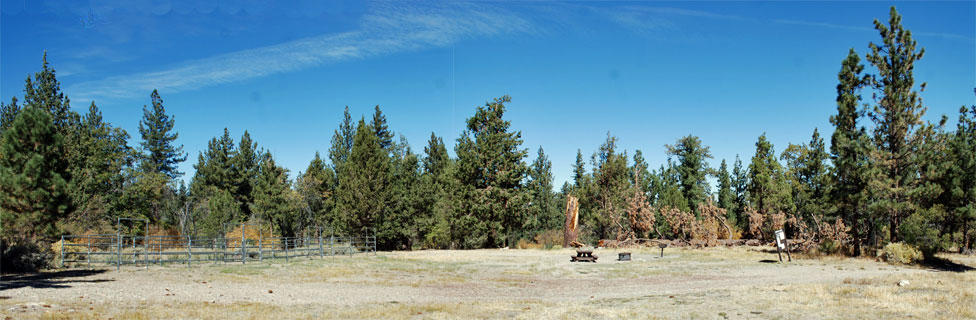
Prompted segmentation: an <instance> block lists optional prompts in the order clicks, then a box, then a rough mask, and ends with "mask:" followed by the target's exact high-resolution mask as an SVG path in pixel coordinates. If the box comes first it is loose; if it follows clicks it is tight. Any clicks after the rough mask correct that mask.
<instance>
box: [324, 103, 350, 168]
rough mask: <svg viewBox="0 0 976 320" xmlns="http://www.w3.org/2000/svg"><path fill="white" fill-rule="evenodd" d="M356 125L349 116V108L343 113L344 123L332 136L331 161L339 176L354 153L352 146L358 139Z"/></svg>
mask: <svg viewBox="0 0 976 320" xmlns="http://www.w3.org/2000/svg"><path fill="white" fill-rule="evenodd" d="M355 125H356V124H354V123H352V116H350V115H349V107H348V106H347V107H346V109H345V110H344V111H343V112H342V123H341V124H339V129H336V131H335V133H334V134H333V135H332V147H331V148H329V159H330V160H331V161H332V169H333V170H335V172H336V174H337V175H338V174H339V173H340V172H341V171H342V165H344V164H345V163H346V159H348V158H349V154H350V153H352V145H353V142H354V140H355V137H356V127H355Z"/></svg>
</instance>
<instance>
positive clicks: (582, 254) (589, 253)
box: [569, 250, 599, 262]
mask: <svg viewBox="0 0 976 320" xmlns="http://www.w3.org/2000/svg"><path fill="white" fill-rule="evenodd" d="M597 258H599V257H597V256H595V255H593V250H576V255H575V256H570V260H569V261H570V262H596V259H597Z"/></svg>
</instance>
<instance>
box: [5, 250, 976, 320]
mask: <svg viewBox="0 0 976 320" xmlns="http://www.w3.org/2000/svg"><path fill="white" fill-rule="evenodd" d="M770 250H771V248H752V247H739V248H712V249H704V250H692V249H667V250H665V255H664V257H659V256H658V254H659V251H658V250H657V249H640V250H626V251H630V252H633V261H629V262H622V261H615V258H616V257H617V253H618V252H620V251H624V250H610V249H608V250H597V251H596V253H595V254H597V255H599V256H600V259H599V262H598V263H571V262H569V256H570V255H571V254H573V253H574V252H573V251H572V250H472V251H413V252H389V253H382V252H381V253H378V254H376V255H360V256H353V257H334V258H333V257H327V258H325V259H303V260H299V261H294V260H293V261H291V262H287V263H285V262H284V261H274V262H264V263H249V264H247V265H241V264H239V263H238V264H226V265H224V264H207V265H199V266H192V267H191V268H187V267H186V266H178V265H173V266H163V267H159V266H153V267H150V268H149V270H146V269H145V268H137V267H129V268H123V269H122V270H121V271H115V269H114V268H108V269H103V270H69V271H60V272H57V271H56V272H53V273H45V274H39V275H26V276H9V277H4V278H3V280H2V289H3V290H2V291H0V314H2V315H3V316H4V317H7V316H9V317H12V318H24V317H27V318H32V317H42V318H59V317H67V318H84V317H91V318H105V317H117V318H173V317H177V318H224V317H232V316H234V317H239V316H243V317H244V318H263V317H264V316H268V315H274V316H276V317H286V318H304V317H312V318H317V317H338V318H348V317H353V318H390V317H392V318H402V317H423V318H427V317H433V318H439V317H440V318H454V317H487V318H498V317H501V318H510V317H526V318H540V317H541V318H576V317H577V316H580V315H589V316H591V317H596V318H630V317H633V316H637V317H641V318H646V317H664V318H688V317H691V318H720V319H721V318H728V317H732V318H778V317H800V318H824V317H827V318H830V317H839V318H850V317H854V318H857V317H865V318H870V317H872V316H896V317H899V316H913V314H911V311H912V310H915V309H908V310H909V311H908V313H907V314H906V313H902V312H901V310H900V309H899V310H895V309H896V308H893V307H888V306H885V305H881V304H877V306H878V307H879V308H880V309H877V310H875V311H876V312H875V313H868V314H857V313H854V314H845V313H844V310H848V309H850V310H856V309H857V308H846V307H844V305H843V304H844V303H845V302H844V301H836V300H837V299H847V298H845V295H846V294H848V293H845V292H841V291H836V290H834V289H835V288H844V287H853V288H860V287H863V288H864V289H870V288H873V287H878V288H879V290H882V291H879V292H878V295H879V297H880V298H883V297H882V296H880V295H882V294H886V292H887V291H885V290H898V289H899V287H898V286H897V285H896V283H897V282H899V281H900V280H901V279H909V280H915V281H916V282H918V281H932V282H933V283H932V285H933V286H934V287H933V288H936V290H935V292H934V293H932V292H930V293H928V294H929V295H933V296H935V297H941V296H942V294H941V293H939V292H938V288H939V285H940V284H942V282H941V281H943V280H945V281H955V282H958V281H962V282H964V283H965V282H967V281H972V282H970V283H969V284H970V285H969V288H970V289H969V291H967V290H966V289H965V288H966V287H965V286H964V287H962V289H960V290H962V292H961V293H962V294H963V297H962V299H963V300H962V301H958V302H959V303H969V302H970V301H972V300H973V299H974V294H973V292H972V290H973V289H972V287H973V284H976V278H974V275H973V274H974V272H961V273H960V272H954V273H951V274H945V273H947V272H943V271H938V270H933V269H930V268H920V267H905V266H893V265H889V264H887V263H883V262H876V261H873V260H869V259H850V258H835V257H827V258H818V259H812V258H800V257H796V259H794V261H793V262H792V263H783V264H781V263H777V262H775V260H776V259H777V257H776V254H775V252H773V253H770ZM784 258H785V256H784ZM967 262H968V263H970V264H971V265H976V263H973V262H974V261H972V260H967V261H964V262H963V263H967ZM943 274H945V276H943ZM946 277H948V278H946ZM952 277H956V278H958V279H956V278H952ZM960 277H961V278H960ZM935 281H938V282H939V283H938V284H937V283H935ZM889 287H892V288H895V289H891V288H889ZM947 290H948V289H947ZM854 294H855V295H856V294H857V292H856V290H855V292H854ZM896 294H897V293H896ZM925 294H926V293H924V292H918V293H915V295H916V296H912V297H905V299H904V302H908V303H911V301H914V300H917V299H922V298H925V297H928V296H929V295H925ZM944 294H945V295H959V294H960V292H950V291H947V292H945V293H944ZM966 295H968V296H966ZM861 296H863V294H862V295H861ZM854 298H858V297H857V296H855V297H854ZM860 298H864V297H860ZM867 298H873V297H867ZM889 298H890V299H891V301H890V302H891V303H894V304H897V303H899V302H900V301H901V300H900V299H899V297H897V296H895V297H893V298H891V297H889ZM967 299H968V300H967ZM882 302H883V301H882ZM882 302H879V303H882ZM973 308H974V306H973V305H969V306H968V307H965V306H963V308H962V309H958V310H955V312H956V313H953V312H952V310H947V312H946V313H944V314H943V313H939V310H938V308H934V309H932V310H924V309H923V310H921V313H919V315H932V316H935V317H940V315H941V316H945V317H950V318H951V317H953V316H955V315H960V314H959V313H958V312H962V315H966V314H968V313H967V312H972V311H973V310H972V309H973ZM418 313H419V314H418ZM973 314H974V315H976V312H974V313H973ZM845 315H846V316H845Z"/></svg>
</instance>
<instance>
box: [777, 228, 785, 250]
mask: <svg viewBox="0 0 976 320" xmlns="http://www.w3.org/2000/svg"><path fill="white" fill-rule="evenodd" d="M784 240H786V233H784V232H783V230H782V229H781V230H776V246H778V247H779V248H780V249H786V246H785V245H784V243H785V241H784Z"/></svg>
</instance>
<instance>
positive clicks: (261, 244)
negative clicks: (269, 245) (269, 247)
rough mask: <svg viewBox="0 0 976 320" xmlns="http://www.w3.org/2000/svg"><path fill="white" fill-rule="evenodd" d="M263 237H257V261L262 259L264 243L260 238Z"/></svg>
mask: <svg viewBox="0 0 976 320" xmlns="http://www.w3.org/2000/svg"><path fill="white" fill-rule="evenodd" d="M263 239H264V237H260V236H259V237H258V261H262V262H263V261H264V243H262V241H261V240H263Z"/></svg>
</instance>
